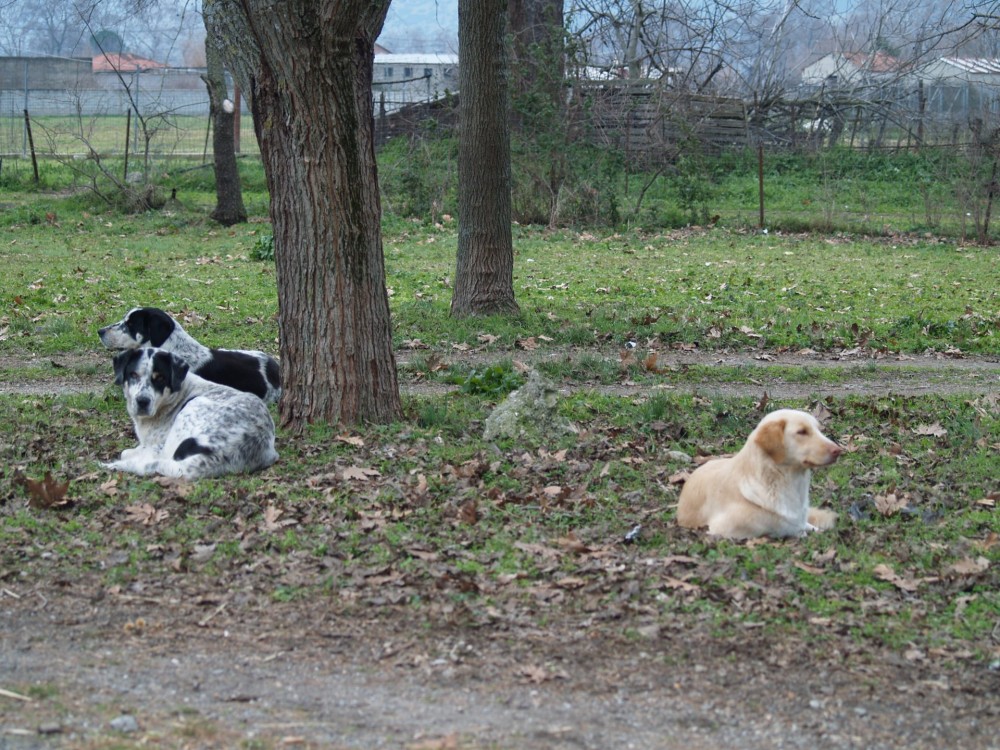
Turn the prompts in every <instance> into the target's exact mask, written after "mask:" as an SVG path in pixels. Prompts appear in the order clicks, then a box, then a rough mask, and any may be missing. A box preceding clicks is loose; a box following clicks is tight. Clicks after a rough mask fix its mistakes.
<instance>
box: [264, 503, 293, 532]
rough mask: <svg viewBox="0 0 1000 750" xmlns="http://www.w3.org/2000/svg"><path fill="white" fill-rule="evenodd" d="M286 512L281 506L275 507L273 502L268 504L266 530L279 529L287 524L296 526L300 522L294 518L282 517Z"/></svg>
mask: <svg viewBox="0 0 1000 750" xmlns="http://www.w3.org/2000/svg"><path fill="white" fill-rule="evenodd" d="M283 513H284V511H283V510H281V508H277V507H275V506H274V505H273V504H270V503H269V504H268V506H267V507H266V508H264V523H263V527H264V531H278V530H279V529H283V528H284V527H285V526H294V525H295V524H297V523H298V521H296V520H295V519H294V518H285V519H282V518H281V515H282V514H283Z"/></svg>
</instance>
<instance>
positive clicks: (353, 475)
mask: <svg viewBox="0 0 1000 750" xmlns="http://www.w3.org/2000/svg"><path fill="white" fill-rule="evenodd" d="M380 476H382V473H381V472H380V471H379V470H378V469H366V468H364V467H362V466H350V467H348V468H346V469H344V470H343V471H342V472H341V474H340V478H341V479H343V480H345V481H346V480H349V479H358V480H361V481H362V482H365V481H367V480H369V479H371V478H372V477H380Z"/></svg>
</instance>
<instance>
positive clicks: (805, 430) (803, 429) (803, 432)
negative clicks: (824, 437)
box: [795, 427, 809, 437]
mask: <svg viewBox="0 0 1000 750" xmlns="http://www.w3.org/2000/svg"><path fill="white" fill-rule="evenodd" d="M795 434H796V435H802V436H803V437H804V436H806V435H808V434H809V428H808V427H800V428H799V431H798V432H796V433H795Z"/></svg>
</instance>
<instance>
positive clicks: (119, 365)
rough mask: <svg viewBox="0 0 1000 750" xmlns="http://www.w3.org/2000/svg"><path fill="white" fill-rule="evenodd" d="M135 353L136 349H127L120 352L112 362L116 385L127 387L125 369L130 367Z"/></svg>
mask: <svg viewBox="0 0 1000 750" xmlns="http://www.w3.org/2000/svg"><path fill="white" fill-rule="evenodd" d="M134 353H135V349H125V350H124V351H120V352H118V354H116V355H115V356H114V359H112V360H111V362H112V364H113V365H114V368H115V385H125V368H126V367H128V363H129V361H131V359H132V355H133V354H134Z"/></svg>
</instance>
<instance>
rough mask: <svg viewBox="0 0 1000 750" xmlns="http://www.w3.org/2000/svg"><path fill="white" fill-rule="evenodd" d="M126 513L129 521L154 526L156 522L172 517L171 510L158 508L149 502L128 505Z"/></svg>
mask: <svg viewBox="0 0 1000 750" xmlns="http://www.w3.org/2000/svg"><path fill="white" fill-rule="evenodd" d="M125 513H126V515H127V516H128V520H129V521H131V522H132V523H138V524H142V525H143V526H152V525H153V524H154V523H159V522H160V521H163V520H166V519H167V518H169V517H170V511H166V510H157V509H156V508H154V507H153V506H152V505H150V504H149V503H135V504H134V505H126V506H125Z"/></svg>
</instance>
